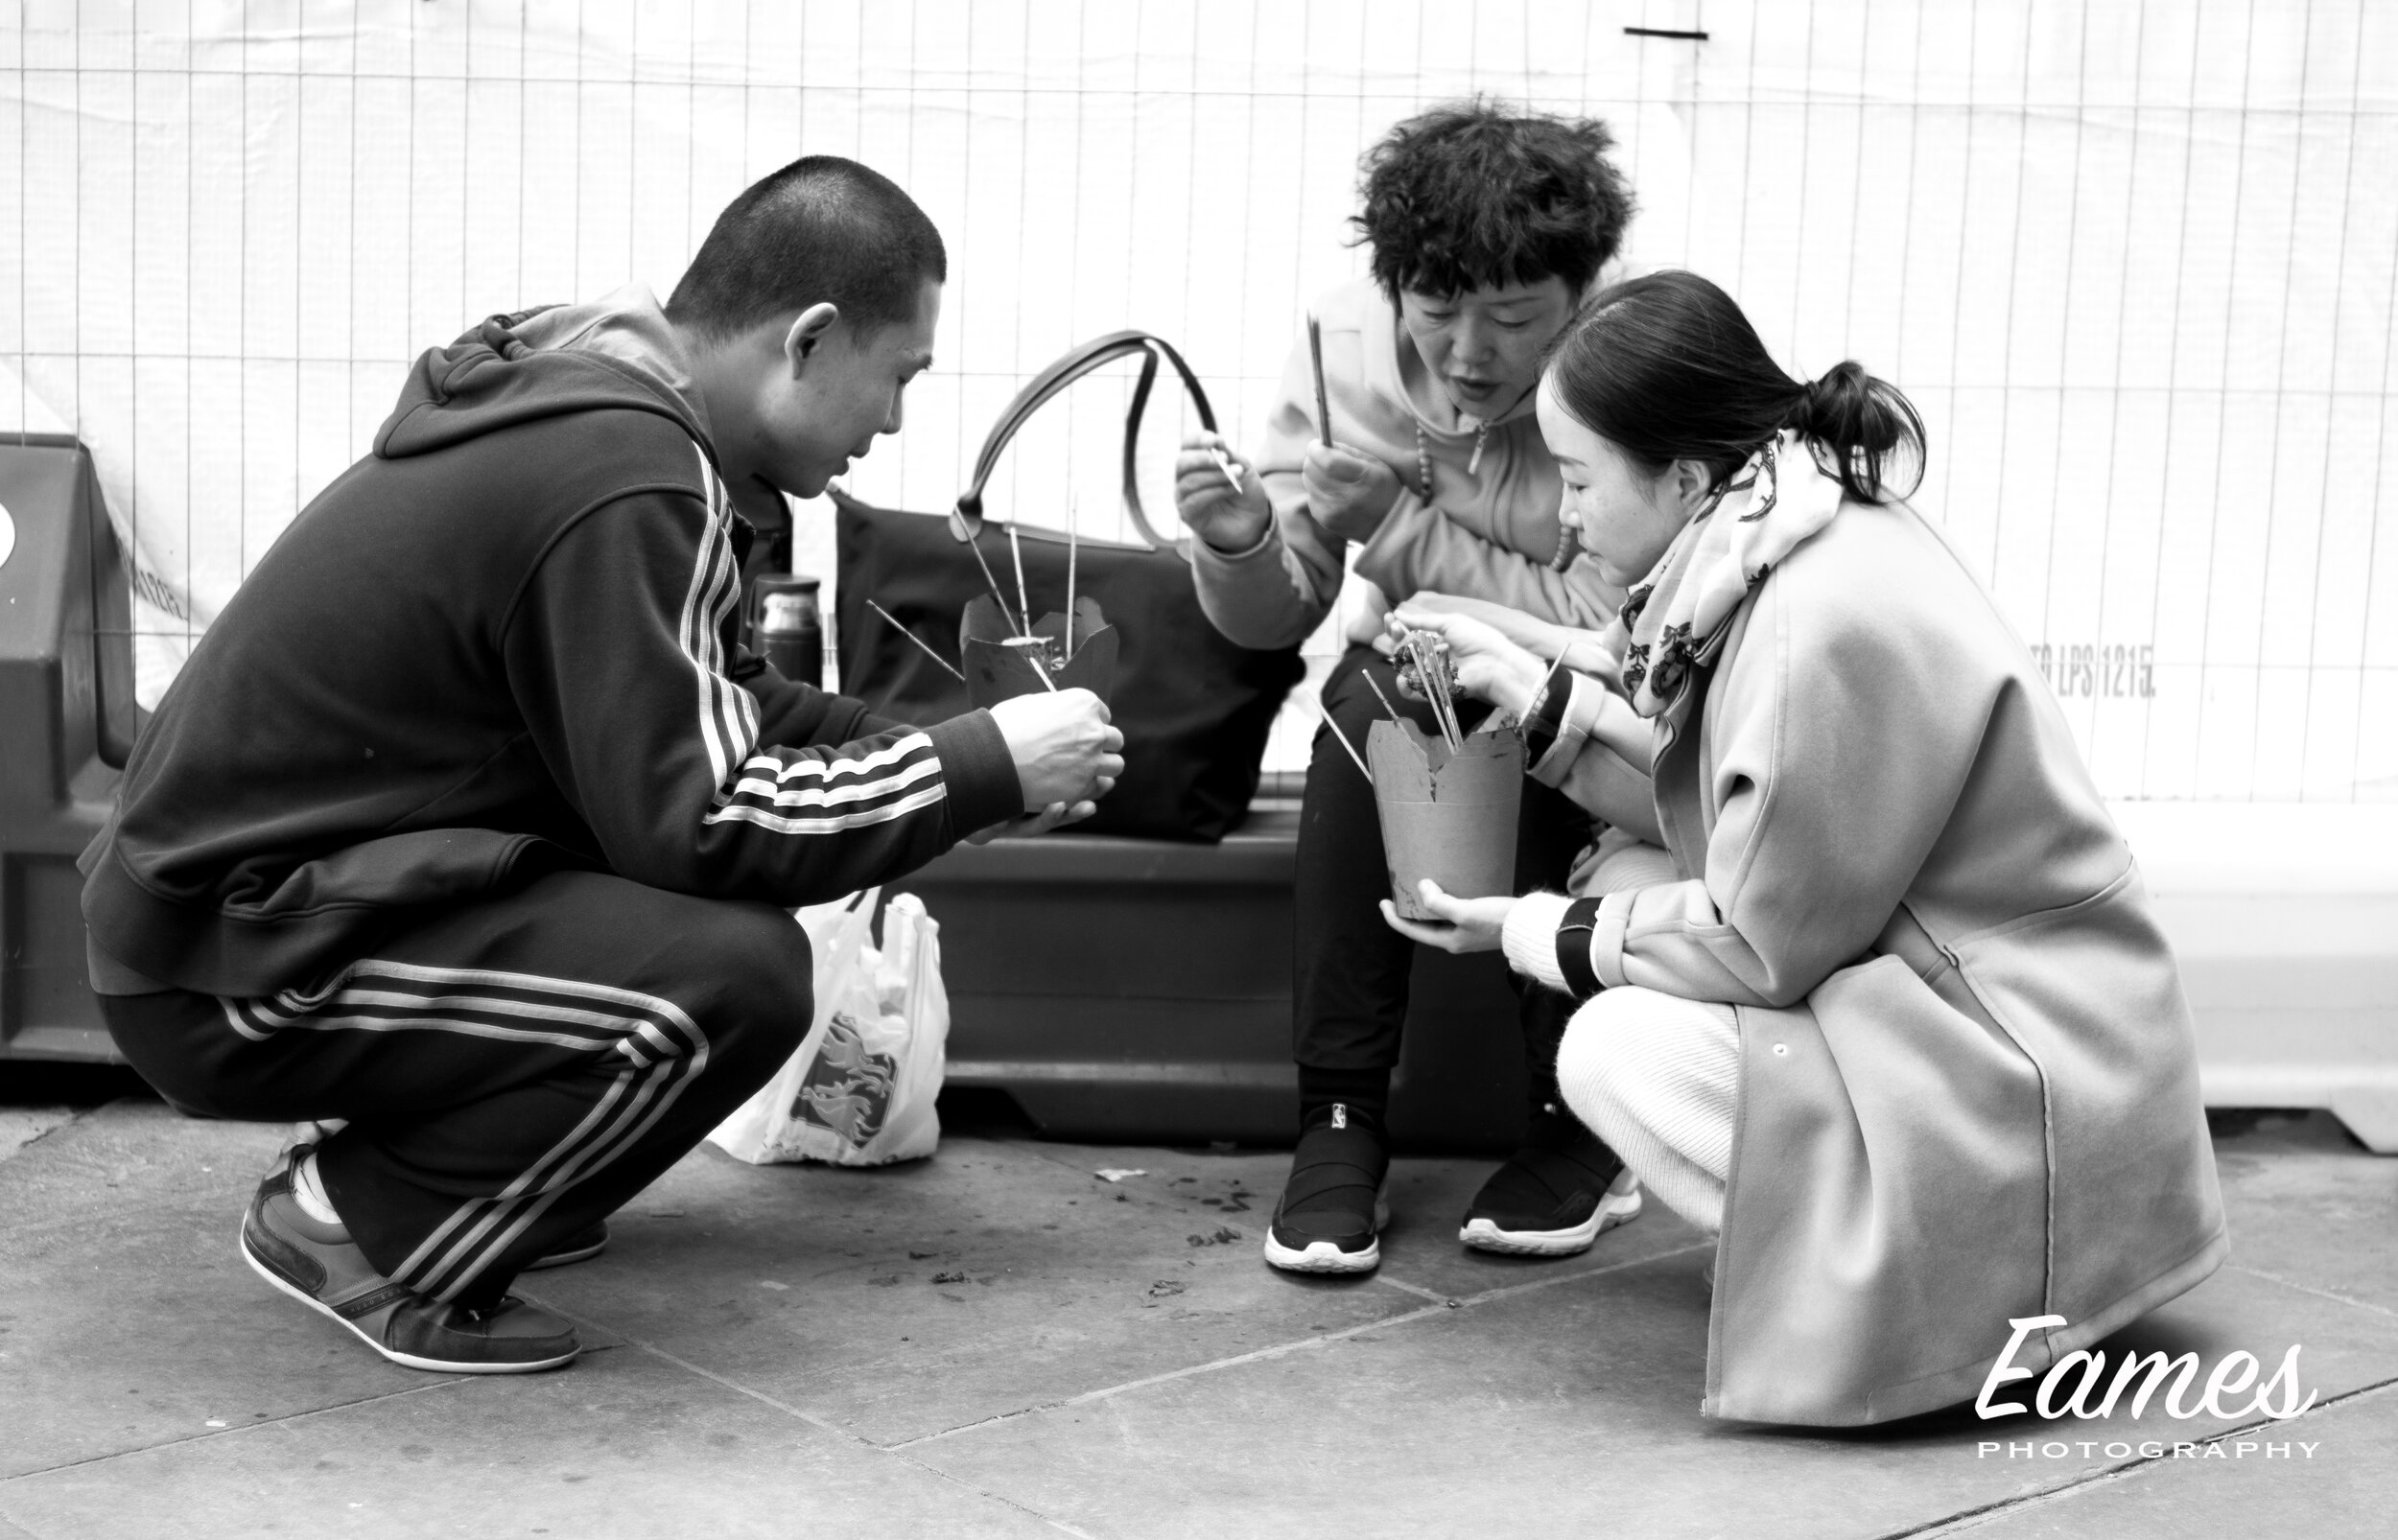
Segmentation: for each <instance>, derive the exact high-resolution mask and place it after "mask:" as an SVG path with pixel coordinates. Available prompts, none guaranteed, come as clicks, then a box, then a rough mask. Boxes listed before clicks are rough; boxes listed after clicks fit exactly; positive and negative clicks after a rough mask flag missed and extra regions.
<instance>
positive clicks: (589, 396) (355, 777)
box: [83, 157, 1123, 1372]
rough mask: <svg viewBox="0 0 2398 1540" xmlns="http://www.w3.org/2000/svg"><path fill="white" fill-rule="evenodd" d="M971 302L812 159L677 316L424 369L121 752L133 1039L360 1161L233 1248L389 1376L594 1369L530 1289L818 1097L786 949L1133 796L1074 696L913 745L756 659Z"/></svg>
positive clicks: (142, 1065) (255, 1213)
mask: <svg viewBox="0 0 2398 1540" xmlns="http://www.w3.org/2000/svg"><path fill="white" fill-rule="evenodd" d="M947 266H948V261H947V257H946V255H945V253H944V250H943V247H942V244H941V238H940V235H939V234H938V232H936V231H935V230H934V229H933V227H932V224H931V222H929V220H928V219H927V218H926V217H925V215H924V213H923V211H922V210H921V209H919V208H918V207H917V206H916V204H915V203H914V202H913V201H912V200H910V199H909V198H908V197H907V195H906V194H905V193H904V192H902V191H901V190H900V189H899V188H898V187H896V186H894V185H893V184H892V183H891V182H889V181H887V180H885V179H884V178H883V177H882V176H880V175H876V174H875V173H874V172H872V171H869V170H867V169H866V168H865V167H863V166H859V165H857V164H855V163H853V162H850V161H845V160H840V159H836V158H833V157H811V158H810V159H806V160H801V161H797V162H795V163H793V164H792V165H790V166H788V167H785V168H784V169H783V170H782V171H779V172H777V173H775V174H774V175H771V176H768V177H766V178H765V179H764V180H763V181H761V182H759V183H758V184H757V185H756V186H754V187H752V188H750V189H749V190H748V191H747V192H745V193H743V194H742V195H741V198H738V199H737V200H736V201H735V202H734V203H733V205H732V206H731V207H730V208H728V209H727V210H726V211H725V213H724V214H723V216H722V217H721V218H720V219H719V220H718V221H717V224H716V227H715V229H714V230H713V231H712V232H711V233H710V234H709V236H708V239H707V242H706V244H705V245H703V246H702V247H701V248H700V252H699V255H698V256H697V258H696V259H695V260H694V262H693V264H692V267H691V269H690V271H689V272H688V273H686V274H685V276H684V278H683V280H682V282H681V283H680V285H678V286H677V288H676V289H675V291H674V294H673V298H672V299H671V300H670V302H669V303H668V305H667V306H666V307H665V308H664V309H663V310H661V309H660V308H659V307H658V305H657V303H656V301H655V300H654V299H652V298H651V297H650V295H649V293H648V292H647V290H645V289H642V288H640V287H638V286H636V287H633V288H628V289H623V290H620V291H618V292H615V293H613V294H611V295H609V296H608V297H607V298H606V299H604V300H602V301H600V302H599V303H598V304H596V305H587V306H579V307H560V308H555V309H550V310H541V311H534V312H529V313H528V314H525V315H513V316H496V317H494V318H492V319H491V320H488V321H485V322H484V323H483V324H482V326H480V327H478V328H476V329H475V330H474V331H471V332H469V333H468V334H467V335H466V336H464V337H462V338H459V339H458V341H457V342H455V343H453V344H451V345H450V346H448V347H446V348H438V349H435V350H434V351H432V352H430V353H427V354H426V355H425V356H424V357H423V358H422V359H420V360H419V361H418V362H417V363H416V366H415V369H414V371H413V372H412V373H411V375H410V377H409V380H408V384H407V385H406V386H405V388H404V389H403V390H402V391H401V394H400V400H399V405H398V406H397V407H396V408H394V409H393V410H392V412H391V415H390V417H389V419H388V421H386V422H385V424H384V425H383V428H382V430H381V432H379V433H378V434H377V435H376V438H375V444H374V452H373V453H372V454H371V455H368V456H367V457H366V458H364V459H363V460H361V461H359V462H358V463H357V464H356V465H354V466H352V467H351V468H350V469H349V470H348V471H347V472H345V473H344V474H343V475H342V476H341V478H338V479H337V480H335V481H334V482H333V484H332V485H331V486H329V487H327V488H326V489H325V490H324V492H323V493H322V494H321V495H319V496H318V497H317V500H316V501H315V502H312V503H311V504H309V506H308V507H307V508H306V509H305V510H304V511H303V512H302V513H301V514H300V516H299V518H298V520H297V521H296V522H295V523H294V525H292V526H291V528H290V529H289V530H287V531H286V532H285V533H284V535H283V536H282V538H281V539H280V540H278V541H277V542H276V543H275V545H274V547H273V548H272V549H271V550H270V551H269V552H268V553H267V555H266V558H265V559H264V560H263V561H261V562H260V563H259V565H258V567H257V569H256V571H255V572H252V573H251V574H250V576H249V578H248V579H247V582H245V583H244V585H243V586H242V588H241V591H240V592H239V594H238V595H235V597H234V599H233V601H232V603H231V604H229V605H228V606H227V607H226V608H225V610H224V613H223V616H222V618H219V619H218V620H217V622H216V623H215V624H214V625H213V626H211V627H210V628H209V631H208V633H207V636H206V638H205V639H204V640H203V641H202V642H200V645H199V647H198V648H197V649H196V650H195V651H194V652H193V654H192V657H191V660H190V662H189V663H188V664H187V665H185V666H184V668H183V671H182V673H181V675H180V676H179V677H178V678H177V679H176V683H175V685H174V687H173V688H171V689H170V690H169V691H168V692H167V695H166V698H165V699H164V701H162V702H161V703H160V706H159V709H158V712H157V715H156V717H155V719H154V720H153V722H152V723H151V724H150V726H149V728H148V730H147V731H146V732H145V733H144V735H142V738H141V741H140V743H139V744H138V745H137V746H136V748H135V749H134V751H133V756H132V759H131V762H130V763H129V765H128V766H127V769H126V775H125V780H124V784H123V794H122V798H121V802H120V805H119V809H118V812H117V815H116V817H115V819H114V820H113V821H112V822H111V823H110V825H109V826H108V828H106V829H105V830H104V831H103V832H102V834H101V835H100V837H99V838H98V839H97V840H95V841H94V842H93V844H92V847H91V849H90V850H89V851H88V852H86V853H85V855H84V857H83V868H84V871H85V872H86V874H87V880H86V884H85V887H84V891H83V912H84V917H85V919H86V920H87V921H88V922H89V927H90V937H91V943H92V958H91V961H92V975H93V986H94V988H95V989H96V990H97V991H98V992H100V993H101V995H102V996H103V1006H104V1009H105V1012H106V1017H107V1021H108V1027H109V1030H110V1032H111V1033H112V1034H113V1035H114V1037H115V1039H116V1042H117V1044H118V1046H119V1047H120V1048H121V1049H122V1050H123V1051H124V1053H125V1056H126V1058H128V1059H129V1060H130V1061H131V1062H132V1063H133V1065H134V1067H135V1068H137V1069H139V1070H140V1071H141V1072H142V1074H143V1075H144V1076H145V1077H147V1078H148V1079H149V1080H150V1081H151V1083H152V1084H153V1085H156V1086H157V1087H158V1089H159V1090H160V1091H161V1092H162V1093H164V1094H165V1095H166V1096H167V1097H168V1098H169V1099H171V1100H172V1101H174V1102H176V1103H177V1104H179V1105H181V1106H184V1107H187V1108H194V1109H197V1110H200V1111H204V1112H210V1113H215V1114H218V1115H221V1116H224V1117H233V1118H254V1119H272V1120H286V1119H290V1120H299V1119H325V1120H331V1119H346V1120H347V1126H346V1127H344V1128H342V1129H341V1132H337V1133H335V1134H333V1135H332V1136H331V1137H329V1138H327V1139H325V1140H324V1141H323V1142H322V1143H320V1144H316V1145H308V1146H302V1147H301V1148H299V1149H298V1150H295V1151H294V1152H292V1153H291V1154H290V1155H287V1156H285V1157H284V1158H283V1159H281V1160H280V1161H278V1162H277V1164H276V1167H275V1169H274V1170H273V1171H272V1172H270V1174H269V1175H268V1177H267V1178H266V1180H265V1181H264V1182H263V1183H262V1184H261V1185H260V1187H259V1189H258V1193H257V1196H256V1198H255V1199H254V1201H253V1202H251V1204H250V1206H249V1210H248V1213H247V1218H246V1220H245V1222H244V1224H243V1226H242V1232H241V1246H242V1249H243V1253H244V1255H245V1256H246V1257H247V1260H248V1261H249V1263H250V1265H251V1266H252V1267H253V1268H255V1269H256V1270H257V1271H258V1272H259V1273H260V1274H261V1275H262V1276H264V1277H265V1278H266V1279H267V1281H268V1282H270V1283H271V1284H273V1285H274V1286H276V1287H277V1288H279V1289H281V1290H283V1291H284V1292H285V1293H287V1294H290V1295H294V1296H295V1297H297V1298H299V1299H301V1300H303V1301H304V1302H306V1303H308V1304H309V1305H311V1306H313V1307H315V1308H316V1309H317V1310H319V1311H321V1312H323V1313H324V1314H326V1315H328V1316H330V1317H332V1318H334V1319H336V1320H339V1321H340V1322H341V1323H342V1324H343V1325H345V1326H347V1327H349V1329H350V1330H352V1331H353V1332H356V1333H357V1334H358V1335H359V1336H360V1337H361V1338H363V1339H364V1341H365V1342H367V1343H368V1344H369V1345H370V1346H372V1347H373V1348H374V1349H375V1350H376V1351H377V1352H379V1353H382V1354H383V1355H384V1356H385V1357H386V1358H388V1359H390V1360H392V1361H394V1362H395V1363H400V1364H405V1365H410V1366H411V1367H415V1368H425V1369H438V1370H444V1371H460V1370H463V1371H484V1372H508V1371H518V1370H527V1369H542V1368H552V1367H555V1366H557V1365H563V1364H565V1363H567V1362H569V1361H570V1360H571V1359H573V1358H574V1356H575V1354H576V1351H577V1350H578V1344H577V1342H576V1339H575V1335H574V1332H573V1329H572V1328H571V1327H570V1325H569V1324H568V1323H567V1322H566V1321H564V1320H561V1319H559V1318H556V1317H554V1316H552V1315H550V1314H549V1313H547V1312H545V1311H543V1310H540V1309H539V1308H537V1307H535V1306H532V1305H529V1304H527V1303H525V1302H524V1301H522V1300H519V1299H516V1298H513V1297H511V1296H510V1295H508V1294H507V1286H508V1284H509V1281H510V1280H511V1279H512V1278H514V1276H515V1275H516V1273H517V1272H519V1271H521V1270H523V1269H524V1268H526V1267H528V1266H531V1265H535V1264H537V1263H540V1262H543V1261H545V1260H554V1259H557V1258H561V1257H571V1256H573V1255H575V1254H577V1253H582V1254H588V1253H589V1252H590V1251H592V1250H596V1249H597V1248H598V1246H599V1244H600V1243H601V1242H602V1241H603V1240H604V1232H603V1231H601V1230H600V1229H599V1225H600V1224H601V1222H602V1221H603V1220H604V1218H605V1217H606V1216H607V1215H608V1214H609V1213H610V1212H611V1211H612V1210H614V1209H615V1208H616V1207H617V1206H618V1205H620V1204H622V1203H623V1202H625V1200H627V1199H628V1198H630V1197H631V1196H632V1195H633V1194H635V1193H636V1192H639V1191H640V1190H641V1189H642V1188H643V1187H644V1186H645V1185H647V1183H648V1182H650V1181H651V1180H652V1179H654V1178H656V1177H657V1176H658V1175H659V1174H660V1173H661V1172H663V1171H665V1170H666V1169H667V1167H668V1166H670V1165H671V1164H672V1163H673V1162H674V1161H675V1160H676V1159H677V1158H678V1157H679V1156H681V1155H683V1154H684V1153H685V1152H686V1151H688V1150H690V1149H691V1148H692V1146H693V1145H694V1144H695V1143H697V1142H698V1140H699V1139H700V1137H701V1136H702V1135H703V1134H705V1133H706V1132H707V1131H708V1130H709V1129H710V1128H712V1127H714V1126H715V1125H716V1124H717V1122H718V1121H719V1120H720V1119H721V1118H722V1117H723V1116H724V1115H725V1114H726V1113H727V1112H728V1111H730V1110H731V1109H732V1108H734V1107H736V1106H738V1105H739V1104H740V1103H741V1101H742V1100H743V1099H744V1098H746V1097H747V1096H748V1095H749V1094H750V1093H751V1092H752V1091H753V1090H755V1089H756V1088H757V1087H758V1086H759V1085H762V1084H764V1081H765V1080H766V1078H767V1077H768V1076H769V1075H771V1074H772V1073H773V1072H774V1070H775V1069H776V1067H777V1066H778V1065H780V1064H781V1063H782V1062H784V1061H785V1060H786V1059H787V1058H788V1056H789V1054H790V1052H791V1051H792V1049H793V1047H794V1046H795V1045H796V1044H797V1041H798V1039H799V1038H800V1036H801V1035H802V1034H803V1033H804V1031H805V1030H806V1028H807V1025H808V1021H809V1015H810V984H811V967H810V959H809V954H808V948H807V944H806V940H805V938H804V936H803V934H802V933H801V931H800V929H799V927H798V926H796V925H795V924H793V923H792V922H791V921H790V919H789V917H788V915H786V914H785V913H784V912H783V909H784V907H785V906H789V905H796V904H802V903H811V902H817V901H821V900H824V899H827V898H835V897H837V896H839V895H842V894H847V893H850V892H853V891H856V890H858V889H860V888H863V887H866V886H868V885H869V884H873V883H878V882H883V881H887V880H889V879H891V878H894V877H897V876H899V875H902V874H904V873H905V872H908V871H909V870H911V869H913V868H915V867H918V866H920V865H922V864H923V863H925V862H926V861H928V860H930V859H931V858H932V857H934V856H936V855H938V854H940V853H941V852H943V851H945V850H947V849H949V848H950V846H951V845H952V844H953V843H955V842H956V841H958V840H960V839H962V838H965V837H967V836H970V835H976V834H977V833H981V832H985V831H989V830H992V829H994V828H997V827H999V826H1003V825H1012V826H1014V827H1016V828H1022V829H1026V830H1039V829H1044V828H1050V827H1054V826H1055V825H1057V824H1060V823H1064V822H1069V821H1070V820H1072V819H1074V818H1077V817H1082V816H1086V815H1088V813H1089V812H1090V811H1091V810H1092V804H1091V799H1093V798H1094V797H1097V796H1099V795H1102V794H1104V793H1105V792H1106V790H1107V789H1108V788H1109V787H1110V786H1111V785H1113V784H1114V779H1115V777H1116V776H1117V775H1118V774H1119V773H1120V772H1121V770H1122V767H1123V764H1122V760H1121V758H1119V757H1118V755H1117V750H1119V749H1120V748H1121V747H1122V743H1123V739H1122V737H1121V735H1119V734H1117V731H1116V730H1115V729H1114V728H1112V727H1110V726H1109V725H1108V714H1107V709H1106V708H1105V707H1104V706H1103V705H1101V704H1100V703H1099V701H1098V700H1097V699H1096V698H1095V697H1093V695H1091V694H1090V693H1089V692H1087V691H1082V690H1070V691H1065V692H1062V693H1059V694H1053V695H1041V696H1036V697H1031V698H1027V699H1023V700H1016V701H1009V702H1007V703H1005V704H1003V705H1001V706H999V707H998V708H996V709H995V710H993V711H989V712H970V713H968V714H967V715H965V716H961V717H958V718H956V719H954V720H952V721H948V722H943V723H941V724H939V725H938V726H934V727H929V728H926V729H923V730H922V731H919V730H917V729H914V728H908V727H902V726H899V725H897V724H893V723H888V722H882V721H878V720H875V719H873V718H871V717H869V716H868V715H867V714H866V711H865V708H864V707H863V706H862V705H860V704H859V703H858V702H857V701H854V700H847V699H844V698H842V697H839V696H836V695H829V694H824V693H821V692H819V691H817V690H814V689H811V688H806V687H804V686H800V685H795V684H792V683H789V682H788V681H786V680H784V679H783V678H781V677H780V676H779V675H777V674H775V673H774V672H772V671H771V670H769V669H767V668H766V667H765V666H764V665H763V664H762V663H761V662H760V661H759V660H757V659H756V658H753V657H751V656H750V655H748V654H747V653H745V652H744V651H743V650H742V649H741V647H740V646H739V645H738V643H737V642H736V640H735V639H736V635H737V631H736V622H737V618H738V609H739V598H740V594H741V579H740V564H741V558H742V555H743V553H744V551H745V550H746V548H747V546H748V535H749V526H748V525H747V524H746V523H745V522H744V521H743V520H742V519H741V517H740V510H741V508H742V507H743V506H751V507H756V506H760V505H762V504H764V505H767V506H771V505H772V500H773V499H774V498H776V497H777V496H779V495H780V494H781V493H785V492H788V493H792V494H795V495H797V496H801V497H812V496H814V495H816V494H817V493H819V492H821V491H823V490H824V486H825V483H826V481H827V480H828V479H829V478H832V477H834V476H836V475H838V474H840V472H841V471H843V470H844V469H845V468H846V467H847V466H848V464H849V462H850V461H851V460H852V459H853V458H855V457H857V456H858V455H864V454H865V453H866V451H867V449H868V448H869V447H870V446H871V444H872V443H873V440H874V438H875V435H877V434H878V433H889V432H898V430H899V427H900V398H901V393H902V391H903V390H904V389H905V386H906V385H907V383H908V381H909V380H910V379H911V378H912V377H913V376H914V375H916V374H917V373H919V372H920V371H922V370H923V369H924V368H925V366H926V365H927V363H928V362H929V360H930V351H929V350H930V347H931V342H932V334H933V325H934V321H935V318H936V316H937V315H938V314H939V310H940V300H941V286H942V283H943V281H944V279H945V278H946V276H947Z"/></svg>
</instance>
